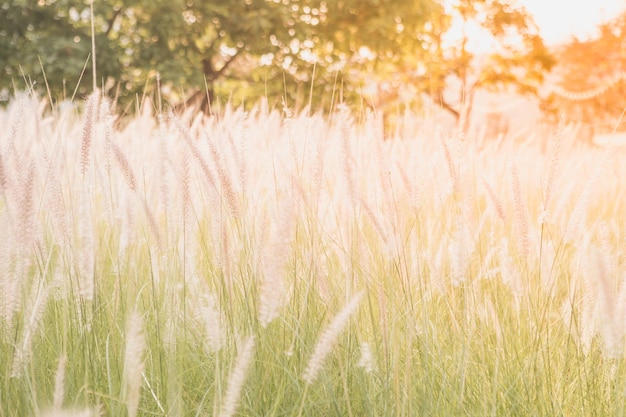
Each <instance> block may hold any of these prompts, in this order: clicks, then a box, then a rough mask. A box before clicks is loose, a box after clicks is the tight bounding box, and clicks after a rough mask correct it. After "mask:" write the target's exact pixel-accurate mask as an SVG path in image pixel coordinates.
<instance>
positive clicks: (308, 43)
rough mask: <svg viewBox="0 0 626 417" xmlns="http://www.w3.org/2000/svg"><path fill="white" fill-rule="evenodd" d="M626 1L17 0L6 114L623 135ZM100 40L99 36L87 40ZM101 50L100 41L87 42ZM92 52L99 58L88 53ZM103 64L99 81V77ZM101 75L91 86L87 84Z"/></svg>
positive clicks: (7, 53)
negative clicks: (220, 117) (42, 101)
mask: <svg viewBox="0 0 626 417" xmlns="http://www.w3.org/2000/svg"><path fill="white" fill-rule="evenodd" d="M625 6H626V5H625V4H624V2H623V1H621V0H598V1H593V2H592V1H586V0H573V1H566V0H550V1H542V0H523V1H522V0H518V1H507V0H202V1H200V0H124V1H122V0H109V1H98V0H95V1H93V3H92V2H91V1H89V0H11V1H4V2H2V3H0V103H7V102H8V101H9V100H10V98H11V97H12V96H14V95H15V94H16V92H18V91H32V92H36V93H37V94H39V95H41V96H42V97H47V98H48V101H49V103H50V105H51V106H52V107H54V106H55V105H56V103H59V102H60V101H63V100H76V99H77V98H80V99H82V98H84V96H85V95H86V94H88V93H89V92H91V91H92V90H93V88H94V85H95V86H97V87H98V88H100V89H101V90H102V91H103V92H104V93H105V94H107V95H108V96H110V97H112V98H114V100H115V102H116V103H117V107H118V111H119V112H120V113H128V112H133V111H134V110H135V109H136V108H137V106H138V103H144V102H146V101H145V99H146V98H150V103H153V104H152V105H153V106H154V107H155V110H158V109H161V108H163V106H175V107H176V108H183V109H184V108H188V107H191V106H194V107H196V108H200V109H202V110H204V111H207V112H208V111H210V109H211V106H217V105H219V103H224V102H227V101H230V102H232V103H233V104H235V105H241V104H243V105H245V106H251V105H254V104H256V103H258V102H259V100H261V99H263V100H264V101H265V102H266V103H267V104H268V105H269V106H270V107H278V108H280V107H281V106H285V107H287V108H289V109H291V110H293V111H300V110H302V109H304V108H306V107H307V106H310V107H311V109H313V110H315V111H318V110H319V111H332V110H333V109H334V107H335V106H337V105H338V104H340V103H348V105H350V106H351V107H352V108H353V109H354V110H356V111H357V112H360V114H365V113H366V112H372V111H373V112H375V113H376V114H384V115H385V123H386V125H387V126H391V125H393V123H394V122H393V121H394V118H397V117H400V116H399V115H401V114H406V112H411V113H412V114H416V115H421V116H427V117H431V118H433V117H434V118H438V119H441V120H442V121H445V123H449V124H452V125H456V126H458V127H460V128H461V129H462V130H463V131H465V132H467V131H469V130H472V129H473V130H476V129H482V130H483V131H488V132H486V134H488V135H502V134H506V133H507V132H510V131H520V130H523V129H525V128H529V127H536V126H537V125H538V124H548V125H550V124H552V123H555V122H556V121H557V120H559V118H563V119H565V120H566V121H567V122H570V123H574V124H577V125H578V126H579V127H580V129H579V130H580V135H581V137H583V139H584V140H590V139H591V138H592V137H594V136H595V135H598V134H602V133H608V132H612V131H613V130H615V129H617V130H620V125H621V124H620V123H619V122H620V118H621V114H622V110H623V109H624V108H625V105H624V100H623V97H626V95H625V94H624V93H626V90H625V87H626V85H625V84H624V79H623V76H624V70H623V68H624V63H625V62H626V48H625V47H624V46H625V45H624V42H625V40H626V13H625V12H624V9H625ZM92 33H93V36H92ZM92 40H93V41H94V42H93V45H92ZM94 50H95V59H94V54H93V51H94ZM94 63H95V71H94ZM94 74H95V75H94Z"/></svg>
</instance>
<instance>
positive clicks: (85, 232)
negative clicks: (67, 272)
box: [76, 183, 96, 311]
mask: <svg viewBox="0 0 626 417" xmlns="http://www.w3.org/2000/svg"><path fill="white" fill-rule="evenodd" d="M79 199H80V201H79V203H78V210H79V218H78V233H79V235H80V246H79V247H78V251H79V258H78V264H77V271H76V272H77V273H78V291H79V295H80V298H81V299H82V300H84V301H92V300H93V297H94V294H95V287H94V281H93V280H94V273H95V262H96V259H95V258H96V255H95V243H94V241H95V236H94V230H93V228H94V224H93V222H94V220H93V216H92V207H91V195H90V193H89V187H88V185H87V183H85V184H84V185H83V189H82V191H81V193H80V194H79ZM81 311H82V309H81Z"/></svg>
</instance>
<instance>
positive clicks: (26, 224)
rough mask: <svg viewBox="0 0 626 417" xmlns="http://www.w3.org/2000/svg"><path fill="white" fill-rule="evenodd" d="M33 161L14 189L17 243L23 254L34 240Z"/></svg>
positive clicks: (34, 173) (35, 226) (34, 169)
mask: <svg viewBox="0 0 626 417" xmlns="http://www.w3.org/2000/svg"><path fill="white" fill-rule="evenodd" d="M35 175H36V167H35V163H34V162H33V163H31V164H30V165H29V166H28V170H27V171H26V173H25V175H24V176H23V178H22V179H21V181H20V188H19V190H16V191H17V192H19V195H18V219H17V220H18V222H19V223H18V227H17V230H18V231H19V237H18V243H19V246H20V248H21V249H22V250H23V251H24V254H25V253H27V252H29V249H30V248H31V246H32V245H33V244H34V243H35V240H36V229H37V225H36V219H35V207H34V195H33V194H34V191H35Z"/></svg>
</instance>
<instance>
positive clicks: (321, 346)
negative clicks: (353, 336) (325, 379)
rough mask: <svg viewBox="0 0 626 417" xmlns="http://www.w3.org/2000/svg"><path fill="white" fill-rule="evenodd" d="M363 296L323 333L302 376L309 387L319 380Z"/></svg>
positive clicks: (345, 308)
mask: <svg viewBox="0 0 626 417" xmlns="http://www.w3.org/2000/svg"><path fill="white" fill-rule="evenodd" d="M363 295H364V292H363V291H361V292H359V293H358V294H357V295H356V296H354V297H353V298H352V300H350V302H349V303H348V304H347V305H346V306H345V307H344V309H343V310H341V312H340V313H339V314H338V315H337V316H335V318H334V319H333V321H332V322H331V323H330V324H329V325H328V327H327V328H326V329H325V330H324V332H322V334H321V336H320V337H319V339H318V340H317V343H316V344H315V348H314V349H313V354H312V355H311V357H310V358H309V361H308V363H307V365H306V368H305V370H304V373H303V374H302V379H304V381H305V382H306V383H307V384H308V385H311V384H312V383H313V382H315V380H316V379H317V376H318V374H319V372H320V371H321V369H322V366H323V365H324V361H325V360H326V357H327V356H328V354H329V353H330V351H331V350H332V348H333V345H334V344H335V342H336V341H337V339H338V338H339V335H340V334H341V332H342V331H343V329H344V327H345V326H346V325H347V324H348V320H349V319H350V316H352V314H354V312H355V311H356V310H357V308H358V307H359V304H360V302H361V299H362V298H363Z"/></svg>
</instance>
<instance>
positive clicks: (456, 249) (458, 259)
mask: <svg viewBox="0 0 626 417" xmlns="http://www.w3.org/2000/svg"><path fill="white" fill-rule="evenodd" d="M455 223H456V224H455V229H454V235H453V237H452V241H451V242H450V246H449V247H448V252H449V254H450V274H451V277H450V278H451V280H452V285H454V286H457V285H460V284H461V283H463V282H465V280H466V273H467V269H468V267H469V263H470V255H471V249H470V244H471V243H470V240H471V239H470V238H469V236H468V234H469V231H468V230H467V227H466V226H465V224H463V220H462V219H461V216H457V218H456V221H455Z"/></svg>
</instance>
